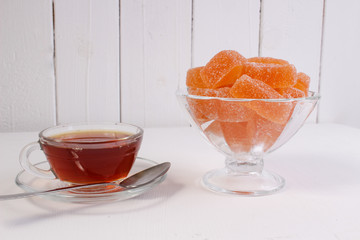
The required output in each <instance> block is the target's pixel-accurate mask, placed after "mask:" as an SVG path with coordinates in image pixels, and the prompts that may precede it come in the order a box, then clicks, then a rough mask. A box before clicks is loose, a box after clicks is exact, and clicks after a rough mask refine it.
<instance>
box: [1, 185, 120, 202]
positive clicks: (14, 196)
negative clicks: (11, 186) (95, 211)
mask: <svg viewBox="0 0 360 240" xmlns="http://www.w3.org/2000/svg"><path fill="white" fill-rule="evenodd" d="M110 185H117V184H116V183H92V184H84V185H76V186H68V187H62V188H56V189H50V190H45V191H38V192H26V193H17V194H8V195H0V201H2V200H11V199H18V198H25V197H33V196H37V195H43V194H47V193H54V192H60V191H65V190H70V189H78V188H83V187H94V186H110Z"/></svg>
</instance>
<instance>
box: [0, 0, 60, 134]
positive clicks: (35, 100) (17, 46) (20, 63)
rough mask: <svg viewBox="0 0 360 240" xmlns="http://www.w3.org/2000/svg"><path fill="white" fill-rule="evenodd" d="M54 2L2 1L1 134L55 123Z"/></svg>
mask: <svg viewBox="0 0 360 240" xmlns="http://www.w3.org/2000/svg"><path fill="white" fill-rule="evenodd" d="M52 28H53V27H52V7H51V0H37V1H22V0H1V1H0V131H30V130H39V129H41V128H43V127H44V126H48V125H52V124H54V123H55V98H54V97H55V80H54V71H53V69H54V67H53V35H52Z"/></svg>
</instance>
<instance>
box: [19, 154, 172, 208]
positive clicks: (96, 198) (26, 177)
mask: <svg viewBox="0 0 360 240" xmlns="http://www.w3.org/2000/svg"><path fill="white" fill-rule="evenodd" d="M156 164H158V163H157V162H155V161H152V160H149V159H145V158H141V157H137V158H136V160H135V162H134V165H133V167H132V168H131V171H130V173H129V176H131V175H133V174H135V173H137V172H139V171H142V170H144V169H146V168H149V167H151V166H154V165H156ZM36 166H37V167H40V168H42V169H47V168H49V164H48V162H47V161H44V162H40V163H38V164H36ZM165 177H166V175H164V176H162V177H159V178H157V179H155V180H154V181H152V182H150V183H148V184H146V185H144V186H141V187H138V188H133V189H125V188H122V187H120V186H112V185H110V186H105V187H89V188H81V189H77V190H70V191H61V192H56V193H48V194H44V195H39V196H41V197H46V198H49V199H52V200H58V201H65V202H75V203H99V202H108V201H120V200H125V199H129V198H133V197H136V196H139V195H140V194H143V193H145V192H147V191H149V190H150V189H152V188H153V187H155V186H156V185H158V184H160V183H161V182H162V181H164V179H165ZM15 182H16V184H17V185H18V186H19V187H21V188H22V189H24V190H25V191H26V192H33V191H43V190H49V189H53V188H59V187H65V186H69V185H70V183H66V182H62V181H60V180H58V179H43V178H39V177H36V176H33V175H31V174H29V173H28V172H26V171H24V170H22V171H21V172H19V173H18V175H17V176H16V179H15Z"/></svg>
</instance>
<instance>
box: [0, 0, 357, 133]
mask: <svg viewBox="0 0 360 240" xmlns="http://www.w3.org/2000/svg"><path fill="white" fill-rule="evenodd" d="M359 11H360V2H359V1H356V0H344V1H336V0H262V1H261V0H76V1H72V0H56V1H53V2H52V1H51V0H28V1H23V0H0V131H2V132H11V131H37V130H40V129H42V128H45V127H48V126H51V125H54V124H58V123H65V122H77V121H122V122H128V123H132V124H138V125H140V126H143V127H168V126H185V125H187V122H186V120H185V118H184V117H183V116H182V114H183V113H182V111H181V110H180V107H179V105H178V103H177V101H176V97H175V91H176V89H177V87H178V85H182V84H184V81H185V76H186V70H187V69H188V68H190V67H191V66H193V67H195V66H200V65H204V64H206V62H207V61H208V60H209V59H210V58H211V57H212V56H213V55H214V54H215V53H217V52H219V51H220V50H223V49H234V50H237V51H239V52H240V53H241V54H243V55H244V56H245V57H252V56H257V55H260V56H271V57H278V58H283V59H286V60H288V61H290V62H291V63H293V64H295V66H296V67H297V69H298V71H303V72H305V73H307V74H308V75H310V76H311V79H312V82H311V87H310V88H311V90H313V91H320V93H321V95H322V99H321V102H320V105H319V107H318V108H317V109H316V111H315V112H314V113H313V114H312V117H311V119H310V121H313V122H315V121H318V122H333V123H341V124H346V125H349V126H354V127H360V112H359V110H358V109H359V104H360V94H359V93H358V91H359V90H358V89H359V88H360V79H359V67H358V66H359V57H358V56H359V55H360V48H359V47H358V43H359V42H360V26H359V25H360V15H359V14H358V13H359Z"/></svg>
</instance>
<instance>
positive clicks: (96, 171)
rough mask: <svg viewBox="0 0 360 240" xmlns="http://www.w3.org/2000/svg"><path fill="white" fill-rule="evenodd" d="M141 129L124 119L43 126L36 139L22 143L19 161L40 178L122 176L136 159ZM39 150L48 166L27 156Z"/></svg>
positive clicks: (84, 180)
mask: <svg viewBox="0 0 360 240" xmlns="http://www.w3.org/2000/svg"><path fill="white" fill-rule="evenodd" d="M142 137H143V130H142V129H141V128H140V127H137V126H135V125H130V124H125V123H74V124H65V125H58V126H54V127H50V128H47V129H45V130H43V131H41V132H40V133H39V141H37V142H33V143H30V144H28V145H26V146H25V147H24V148H23V149H22V150H21V153H20V164H21V166H22V167H23V168H24V170H26V171H27V172H29V173H31V174H33V175H35V176H37V177H41V178H48V179H59V180H61V181H64V182H68V183H73V184H87V183H100V182H112V181H116V180H120V179H123V178H125V177H126V176H127V175H128V173H129V172H130V169H131V167H132V166H133V163H134V161H135V159H136V155H137V153H138V151H139V148H140V145H141V141H142ZM36 150H42V151H43V152H44V153H45V156H46V159H47V161H48V162H49V165H50V169H41V168H38V167H37V166H35V165H34V164H32V163H31V162H30V160H29V156H30V154H31V153H32V152H33V151H36Z"/></svg>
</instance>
